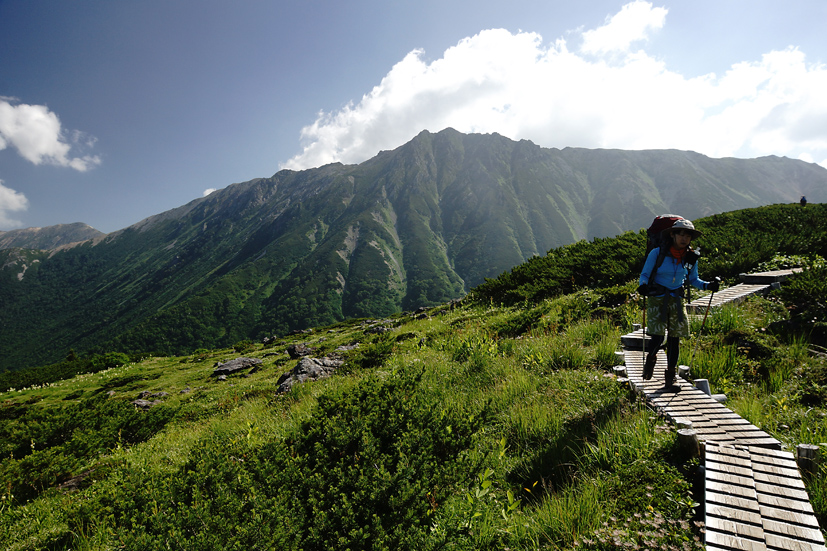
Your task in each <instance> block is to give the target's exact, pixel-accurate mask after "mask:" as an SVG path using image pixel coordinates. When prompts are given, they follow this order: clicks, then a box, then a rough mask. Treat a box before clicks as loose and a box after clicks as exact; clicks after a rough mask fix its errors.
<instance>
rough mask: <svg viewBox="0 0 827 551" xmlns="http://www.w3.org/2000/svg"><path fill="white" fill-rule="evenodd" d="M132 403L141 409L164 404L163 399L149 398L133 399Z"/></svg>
mask: <svg viewBox="0 0 827 551" xmlns="http://www.w3.org/2000/svg"><path fill="white" fill-rule="evenodd" d="M130 404H132V405H133V406H135V407H136V408H139V409H149V408H151V407H152V406H157V405H158V404H163V402H162V401H161V400H152V401H151V402H150V401H149V400H143V399H138V400H132V401H131V402H130Z"/></svg>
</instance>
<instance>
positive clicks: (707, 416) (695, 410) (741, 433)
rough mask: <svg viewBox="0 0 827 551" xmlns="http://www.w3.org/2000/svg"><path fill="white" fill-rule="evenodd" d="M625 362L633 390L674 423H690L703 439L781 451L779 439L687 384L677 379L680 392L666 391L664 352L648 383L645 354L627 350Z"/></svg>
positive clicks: (659, 355)
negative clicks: (645, 378)
mask: <svg viewBox="0 0 827 551" xmlns="http://www.w3.org/2000/svg"><path fill="white" fill-rule="evenodd" d="M625 359H626V373H627V376H628V379H629V383H630V384H631V385H632V386H633V387H634V389H635V390H636V391H637V392H639V393H640V394H643V395H645V397H646V400H647V401H648V402H649V403H650V404H651V405H652V407H654V408H655V409H656V410H657V411H658V412H660V413H662V414H663V415H664V416H665V417H666V418H667V419H669V420H670V421H671V422H672V423H675V424H684V425H686V424H688V423H686V421H690V422H691V426H692V428H693V429H694V430H695V431H696V432H697V433H698V438H699V439H700V440H702V441H705V442H719V443H726V444H733V445H734V444H740V445H747V446H760V447H765V448H774V449H781V442H779V441H778V440H777V439H775V438H773V437H772V436H770V435H769V434H767V433H766V432H764V431H762V430H761V429H759V428H758V427H756V426H755V425H753V424H752V423H750V422H748V421H747V420H746V419H744V418H742V417H740V416H739V415H738V414H737V413H735V412H734V411H732V410H731V409H729V408H727V407H725V406H724V405H723V404H721V403H720V402H718V401H717V400H715V399H714V398H713V397H712V396H710V395H708V394H706V393H705V392H703V391H702V390H699V389H697V388H695V387H694V386H693V385H692V384H690V383H689V382H688V381H685V380H683V379H681V378H680V377H678V378H677V379H676V380H675V383H676V386H677V391H675V390H668V389H666V388H664V380H663V379H664V371H666V354H664V353H663V352H662V351H661V352H658V361H657V363H656V364H655V374H654V376H653V377H652V379H650V380H649V381H644V380H643V352H642V351H632V350H630V351H627V352H626V353H625Z"/></svg>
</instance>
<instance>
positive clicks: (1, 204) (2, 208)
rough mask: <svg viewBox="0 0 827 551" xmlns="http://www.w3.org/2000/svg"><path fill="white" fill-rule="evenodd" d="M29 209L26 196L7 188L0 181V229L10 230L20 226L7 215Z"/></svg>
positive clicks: (20, 224)
mask: <svg viewBox="0 0 827 551" xmlns="http://www.w3.org/2000/svg"><path fill="white" fill-rule="evenodd" d="M27 208H29V200H28V199H26V196H25V195H23V194H22V193H20V192H19V191H15V190H13V189H11V188H7V187H6V186H4V185H3V180H0V229H7V230H8V229H12V228H17V227H20V226H22V225H23V224H22V222H20V221H19V220H14V219H12V218H10V217H9V213H11V212H18V211H24V210H26V209H27Z"/></svg>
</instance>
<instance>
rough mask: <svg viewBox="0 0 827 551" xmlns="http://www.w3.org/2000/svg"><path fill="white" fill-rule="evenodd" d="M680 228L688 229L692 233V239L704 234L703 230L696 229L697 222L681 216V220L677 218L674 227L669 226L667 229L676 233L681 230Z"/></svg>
mask: <svg viewBox="0 0 827 551" xmlns="http://www.w3.org/2000/svg"><path fill="white" fill-rule="evenodd" d="M680 230H685V231H688V232H689V233H690V235H692V239H695V238H697V237H700V236H702V235H703V232H701V231H698V230H696V229H695V224H693V223H692V222H690V221H689V220H687V219H686V218H681V219H680V220H676V221H675V223H674V224H672V227H671V228H669V229H668V230H667V231H669V232H672V233H674V232H676V231H680Z"/></svg>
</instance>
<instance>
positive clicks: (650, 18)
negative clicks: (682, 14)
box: [580, 2, 668, 54]
mask: <svg viewBox="0 0 827 551" xmlns="http://www.w3.org/2000/svg"><path fill="white" fill-rule="evenodd" d="M667 11H668V10H666V8H652V4H650V3H649V2H632V3H631V4H626V5H625V6H623V8H621V10H620V12H619V13H617V14H616V15H614V16H612V17H607V18H606V24H605V25H603V26H602V27H599V28H597V29H593V30H590V31H586V32H584V33H583V45H582V46H581V47H580V51H582V52H584V53H592V54H606V53H611V52H617V51H627V50H628V49H629V48H630V47H631V45H632V43H634V42H638V41H640V40H646V39H648V38H649V33H650V32H652V31H654V30H657V29H660V28H661V27H663V24H664V23H665V22H666V14H667Z"/></svg>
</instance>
